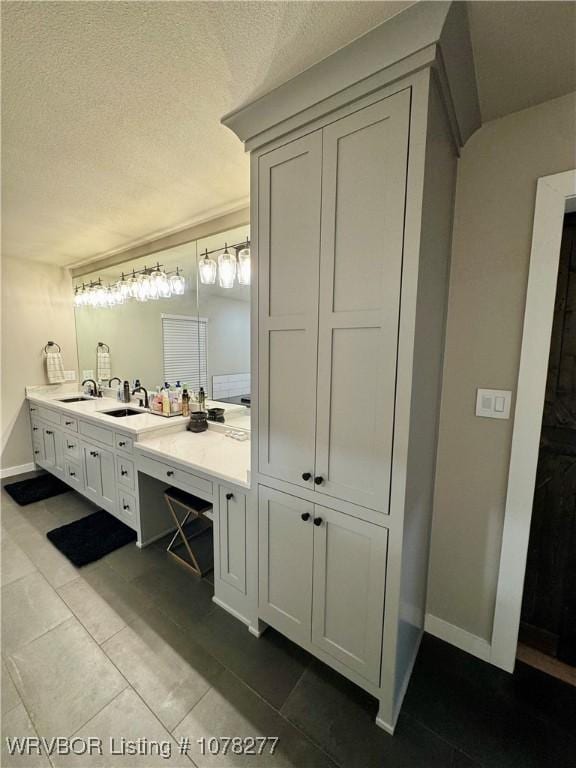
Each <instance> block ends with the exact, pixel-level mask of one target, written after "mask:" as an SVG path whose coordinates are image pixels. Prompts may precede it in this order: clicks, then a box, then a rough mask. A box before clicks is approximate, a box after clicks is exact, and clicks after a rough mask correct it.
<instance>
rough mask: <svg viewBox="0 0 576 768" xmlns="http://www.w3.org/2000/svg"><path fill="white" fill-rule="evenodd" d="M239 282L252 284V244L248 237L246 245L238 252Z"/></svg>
mask: <svg viewBox="0 0 576 768" xmlns="http://www.w3.org/2000/svg"><path fill="white" fill-rule="evenodd" d="M238 282H239V283H240V285H250V246H249V245H248V238H246V245H245V247H244V248H242V250H241V251H240V252H239V254H238Z"/></svg>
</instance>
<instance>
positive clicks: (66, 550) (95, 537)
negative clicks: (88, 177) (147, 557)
mask: <svg viewBox="0 0 576 768" xmlns="http://www.w3.org/2000/svg"><path fill="white" fill-rule="evenodd" d="M46 536H47V537H48V538H49V539H50V541H51V542H52V544H54V546H55V547H56V548H57V549H59V550H60V552H62V554H63V555H65V556H66V557H67V558H68V560H70V562H71V563H72V564H73V565H75V566H76V567H77V568H80V567H81V566H83V565H88V563H93V562H94V561H95V560H100V558H101V557H104V556H105V555H108V554H110V552H114V550H115V549H120V547H123V546H124V545H125V544H129V543H130V542H131V541H134V540H135V539H136V531H133V530H132V528H129V527H128V526H127V525H124V523H121V522H120V520H117V519H116V518H115V517H114V516H113V515H111V514H109V513H108V512H106V511H105V510H103V509H99V510H98V512H93V513H92V514H91V515H88V516H87V517H82V518H81V519H80V520H76V521H75V522H73V523H68V525H63V526H61V527H60V528H54V530H53V531H48V533H47V534H46Z"/></svg>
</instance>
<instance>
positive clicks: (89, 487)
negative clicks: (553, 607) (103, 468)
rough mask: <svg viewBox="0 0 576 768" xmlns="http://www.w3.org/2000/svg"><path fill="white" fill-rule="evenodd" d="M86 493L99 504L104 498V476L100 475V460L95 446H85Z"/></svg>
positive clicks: (83, 450)
mask: <svg viewBox="0 0 576 768" xmlns="http://www.w3.org/2000/svg"><path fill="white" fill-rule="evenodd" d="M82 454H83V456H84V479H85V484H86V485H85V491H86V495H87V496H89V497H90V498H91V499H92V500H93V501H95V502H96V503H98V502H99V501H100V499H101V498H102V476H101V474H100V459H99V457H98V449H97V448H95V447H94V446H93V445H83V446H82Z"/></svg>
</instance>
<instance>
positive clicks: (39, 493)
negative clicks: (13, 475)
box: [4, 473, 70, 507]
mask: <svg viewBox="0 0 576 768" xmlns="http://www.w3.org/2000/svg"><path fill="white" fill-rule="evenodd" d="M4 490H5V491H6V493H9V494H10V496H12V498H13V499H14V501H15V502H16V504H19V505H20V506H21V507H25V506H26V505H27V504H33V503H34V502H35V501H44V499H50V498H52V496H59V495H60V494H61V493H67V492H68V491H69V490H70V486H68V485H66V483H63V482H62V480H58V478H57V477H54V475H51V474H49V473H46V474H45V475H38V477H31V478H30V479H29V480H19V481H18V482H17V483H10V484H9V485H5V486H4Z"/></svg>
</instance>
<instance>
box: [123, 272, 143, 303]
mask: <svg viewBox="0 0 576 768" xmlns="http://www.w3.org/2000/svg"><path fill="white" fill-rule="evenodd" d="M126 282H127V283H128V298H130V299H137V298H138V294H139V292H140V278H139V277H136V272H134V270H132V277H129V278H128V280H127V281H126Z"/></svg>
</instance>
